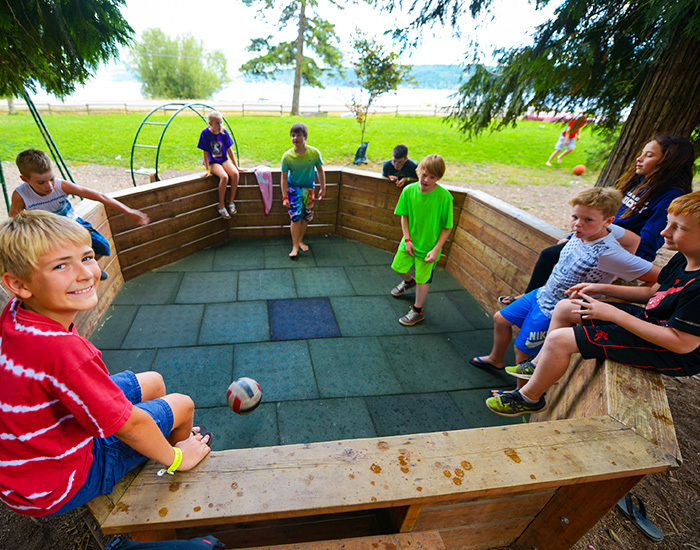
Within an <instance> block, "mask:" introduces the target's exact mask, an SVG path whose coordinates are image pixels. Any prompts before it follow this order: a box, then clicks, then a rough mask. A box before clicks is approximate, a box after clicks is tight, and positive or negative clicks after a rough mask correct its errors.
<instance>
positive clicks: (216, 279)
mask: <svg viewBox="0 0 700 550" xmlns="http://www.w3.org/2000/svg"><path fill="white" fill-rule="evenodd" d="M237 294H238V273H237V272H235V271H227V272H207V273H185V274H184V275H183V276H182V282H181V283H180V290H179V291H178V293H177V297H176V298H175V303H177V304H206V303H212V302H235V301H236V296H237Z"/></svg>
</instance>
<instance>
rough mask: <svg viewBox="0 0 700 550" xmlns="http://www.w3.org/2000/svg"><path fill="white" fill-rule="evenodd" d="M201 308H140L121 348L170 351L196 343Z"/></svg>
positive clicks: (194, 306)
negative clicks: (167, 349) (163, 349)
mask: <svg viewBox="0 0 700 550" xmlns="http://www.w3.org/2000/svg"><path fill="white" fill-rule="evenodd" d="M203 310H204V306H203V305H201V304H197V305H169V306H141V307H140V308H139V311H138V313H137V314H136V318H135V319H134V322H133V323H132V324H131V328H130V329H129V332H127V333H126V337H125V338H124V342H123V343H122V345H121V348H122V349H134V348H138V349H143V348H174V347H178V346H193V345H195V344H196V343H197V335H198V334H199V325H200V323H201V321H202V311H203Z"/></svg>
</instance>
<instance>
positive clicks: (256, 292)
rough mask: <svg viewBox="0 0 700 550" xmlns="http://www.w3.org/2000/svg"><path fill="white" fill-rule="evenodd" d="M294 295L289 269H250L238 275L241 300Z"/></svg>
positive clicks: (293, 296) (268, 298) (275, 298)
mask: <svg viewBox="0 0 700 550" xmlns="http://www.w3.org/2000/svg"><path fill="white" fill-rule="evenodd" d="M296 297H297V290H296V286H295V285H294V277H293V276H292V270H291V269H265V270H261V269H252V270H249V271H241V272H240V273H239V275H238V299H239V300H241V301H243V300H278V299H281V298H296Z"/></svg>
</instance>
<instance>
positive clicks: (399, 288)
mask: <svg viewBox="0 0 700 550" xmlns="http://www.w3.org/2000/svg"><path fill="white" fill-rule="evenodd" d="M414 286H416V280H415V279H411V282H410V283H407V282H406V281H401V282H400V283H399V284H398V285H396V286H395V287H394V288H392V289H391V295H392V296H393V297H394V298H398V297H399V296H402V295H403V294H404V292H406V291H407V290H410V289H412V288H413V287H414Z"/></svg>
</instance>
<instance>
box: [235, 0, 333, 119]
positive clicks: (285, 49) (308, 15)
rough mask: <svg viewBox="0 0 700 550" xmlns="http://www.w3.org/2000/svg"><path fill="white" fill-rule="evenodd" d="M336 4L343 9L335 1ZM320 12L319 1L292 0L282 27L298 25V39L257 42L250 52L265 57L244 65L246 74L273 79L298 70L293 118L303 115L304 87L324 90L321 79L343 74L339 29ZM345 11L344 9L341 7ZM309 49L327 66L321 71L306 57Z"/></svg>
mask: <svg viewBox="0 0 700 550" xmlns="http://www.w3.org/2000/svg"><path fill="white" fill-rule="evenodd" d="M330 1H331V3H332V4H334V5H336V6H337V7H341V6H340V5H338V4H336V3H335V2H334V1H333V0H330ZM244 2H245V3H246V5H248V6H251V5H254V4H261V5H262V9H263V10H271V9H273V8H274V7H275V3H274V1H273V0H244ZM317 8H318V2H317V1H316V0H290V1H289V3H288V4H287V5H286V6H284V8H283V9H282V15H281V16H280V19H279V22H278V26H279V27H280V29H284V28H286V27H287V26H289V25H292V24H293V25H294V26H295V29H296V37H295V38H294V40H291V41H288V42H278V43H276V44H275V43H272V42H271V41H272V36H268V37H267V38H254V39H253V40H252V41H251V45H250V46H249V47H248V51H251V52H256V53H257V52H259V53H260V54H261V55H259V56H257V57H255V58H253V59H251V60H250V61H248V62H247V63H244V64H243V65H242V66H241V67H240V71H241V72H242V73H245V74H249V75H254V76H262V77H265V78H271V77H273V76H274V75H275V74H276V73H277V72H279V71H280V70H282V69H285V68H289V67H294V71H295V72H294V94H293V96H292V115H298V114H299V94H300V90H301V83H302V81H303V83H304V84H306V85H308V86H315V87H317V88H323V87H324V86H323V83H322V82H321V81H320V77H321V76H322V75H323V74H324V73H328V72H335V71H337V72H338V73H340V74H342V62H343V55H342V53H341V51H340V50H339V49H338V47H337V45H336V44H337V43H338V37H337V35H336V34H335V26H334V25H333V24H331V23H329V22H328V21H326V20H325V19H323V18H321V17H320V16H318V15H317V14H316V13H315V10H316V9H317ZM341 9H342V7H341ZM305 48H309V49H310V50H312V51H313V52H314V53H315V55H316V57H317V58H318V59H319V61H320V62H321V63H323V64H324V65H325V66H324V67H321V66H319V64H318V63H317V61H316V59H314V58H313V57H311V56H307V55H305Z"/></svg>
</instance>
